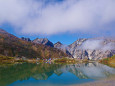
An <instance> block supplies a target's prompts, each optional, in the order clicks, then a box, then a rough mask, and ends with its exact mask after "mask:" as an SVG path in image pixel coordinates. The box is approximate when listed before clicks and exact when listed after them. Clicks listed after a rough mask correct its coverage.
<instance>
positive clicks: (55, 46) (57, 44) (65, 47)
mask: <svg viewBox="0 0 115 86" xmlns="http://www.w3.org/2000/svg"><path fill="white" fill-rule="evenodd" d="M54 48H57V49H60V50H61V51H63V52H64V53H66V54H68V55H69V56H70V57H73V56H72V55H71V54H70V52H69V51H68V49H67V46H66V45H63V44H62V43H61V42H57V43H55V44H54Z"/></svg>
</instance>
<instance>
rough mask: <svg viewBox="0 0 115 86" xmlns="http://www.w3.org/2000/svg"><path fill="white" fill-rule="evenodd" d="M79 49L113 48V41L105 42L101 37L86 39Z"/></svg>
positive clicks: (114, 47)
mask: <svg viewBox="0 0 115 86" xmlns="http://www.w3.org/2000/svg"><path fill="white" fill-rule="evenodd" d="M79 48H80V49H85V50H103V51H107V50H114V49H115V43H114V42H105V40H102V39H88V40H86V41H85V42H84V43H83V44H82V45H81V46H80V47H79Z"/></svg>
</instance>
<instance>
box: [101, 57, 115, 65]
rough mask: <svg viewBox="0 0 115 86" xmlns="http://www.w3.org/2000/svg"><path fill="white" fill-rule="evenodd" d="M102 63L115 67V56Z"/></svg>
mask: <svg viewBox="0 0 115 86" xmlns="http://www.w3.org/2000/svg"><path fill="white" fill-rule="evenodd" d="M100 62H101V63H103V64H106V65H109V66H111V67H115V55H114V56H112V57H110V58H106V59H103V60H101V61H100Z"/></svg>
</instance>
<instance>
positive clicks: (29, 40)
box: [21, 37, 31, 42]
mask: <svg viewBox="0 0 115 86" xmlns="http://www.w3.org/2000/svg"><path fill="white" fill-rule="evenodd" d="M21 39H22V40H25V41H28V42H31V39H30V38H24V37H22V38H21Z"/></svg>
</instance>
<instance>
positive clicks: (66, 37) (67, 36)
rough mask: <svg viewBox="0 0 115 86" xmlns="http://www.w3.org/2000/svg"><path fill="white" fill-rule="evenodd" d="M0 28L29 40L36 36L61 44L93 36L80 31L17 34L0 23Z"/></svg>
mask: <svg viewBox="0 0 115 86" xmlns="http://www.w3.org/2000/svg"><path fill="white" fill-rule="evenodd" d="M0 28H2V29H4V30H6V31H7V32H9V33H11V34H13V35H15V36H17V37H19V38H21V37H26V38H30V39H31V40H34V39H36V38H48V39H49V40H50V41H51V42H53V43H56V42H58V41H60V42H61V43H63V44H67V45H69V44H71V43H73V42H74V41H76V40H77V39H79V38H92V37H94V36H92V35H88V34H82V33H62V34H56V35H51V36H44V35H42V36H41V35H39V34H38V35H31V36H30V35H24V34H18V33H16V32H15V31H14V29H13V27H11V26H10V25H9V24H4V25H1V26H0Z"/></svg>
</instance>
